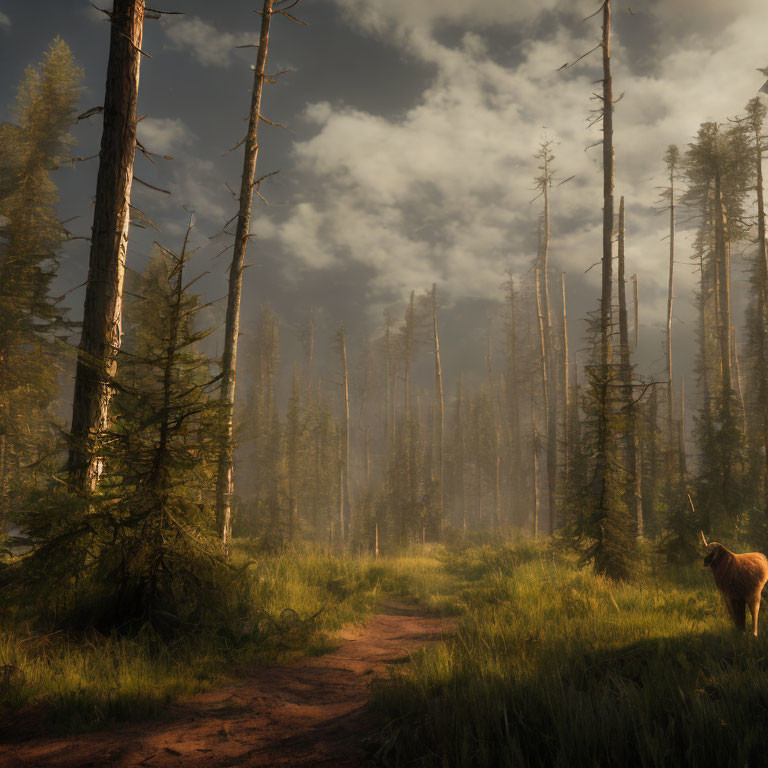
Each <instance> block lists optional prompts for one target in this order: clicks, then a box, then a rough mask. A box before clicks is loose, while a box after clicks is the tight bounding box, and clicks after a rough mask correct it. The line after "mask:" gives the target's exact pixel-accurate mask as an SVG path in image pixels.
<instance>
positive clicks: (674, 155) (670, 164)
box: [665, 146, 678, 451]
mask: <svg viewBox="0 0 768 768" xmlns="http://www.w3.org/2000/svg"><path fill="white" fill-rule="evenodd" d="M665 159H666V162H667V170H668V171H669V284H668V288H667V329H666V330H667V337H666V354H667V382H668V383H667V446H668V447H669V450H670V451H672V450H673V445H674V429H673V409H672V402H673V386H672V381H673V379H672V305H673V302H674V299H675V292H674V275H675V171H676V169H677V161H678V151H677V147H675V146H671V147H670V148H669V149H668V150H667V154H666V158H665Z"/></svg>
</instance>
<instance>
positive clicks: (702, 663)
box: [373, 545, 768, 768]
mask: <svg viewBox="0 0 768 768" xmlns="http://www.w3.org/2000/svg"><path fill="white" fill-rule="evenodd" d="M441 559H442V562H443V563H444V567H445V570H446V572H447V573H448V574H452V575H453V576H454V577H455V579H456V583H457V585H461V586H459V589H458V592H457V594H456V601H457V605H458V607H459V608H460V610H461V614H462V615H461V619H460V626H459V631H458V634H457V635H456V637H455V638H453V639H452V640H451V641H449V642H448V643H447V644H445V645H441V646H434V647H432V648H429V649H426V650H424V651H423V652H420V653H419V654H417V655H416V656H415V657H414V658H413V660H412V663H411V664H410V665H409V666H408V667H407V668H405V669H400V670H397V671H395V672H394V673H393V674H392V675H391V676H390V678H389V679H388V680H386V681H383V682H380V683H379V684H378V685H377V687H376V689H375V691H374V698H373V703H374V706H375V707H376V708H377V709H378V710H380V711H382V712H384V713H386V715H387V716H388V718H390V720H391V725H390V726H389V727H388V728H387V730H386V732H385V733H384V734H383V737H382V745H381V749H380V752H379V757H380V759H381V760H382V762H383V763H384V764H385V765H389V766H473V767H475V768H480V767H482V766H510V767H511V766H569V768H573V767H574V766H606V767H607V766H622V765H627V766H671V765H695V766H705V765H720V766H740V767H743V766H758V765H765V764H766V763H767V762H768V757H766V755H768V629H764V630H763V632H762V634H761V637H760V638H759V639H758V640H754V639H753V638H752V637H750V636H746V635H740V634H737V633H736V632H734V631H733V630H732V629H731V627H730V626H729V624H728V623H727V622H726V618H725V611H724V608H723V607H722V606H721V605H720V600H719V597H718V595H717V594H716V592H715V589H714V586H713V584H712V577H711V575H710V574H709V573H708V572H704V571H702V570H700V569H699V568H698V567H697V566H692V567H691V568H690V569H687V570H676V571H669V570H665V569H661V568H659V569H658V570H654V569H653V568H651V567H648V568H647V569H646V572H645V574H644V575H643V577H642V578H640V579H639V580H638V581H637V582H636V583H633V584H616V583H612V582H610V581H608V580H606V579H603V578H600V577H597V576H595V575H593V573H592V572H591V571H589V570H584V569H579V568H577V567H576V564H575V561H574V560H572V559H570V558H569V557H567V556H562V555H559V556H554V555H553V554H552V553H551V551H549V550H548V549H547V548H546V547H544V546H541V547H536V546H533V545H522V546H510V547H503V548H500V549H495V550H494V549H490V548H474V549H469V550H466V551H464V552H459V553H454V554H453V555H447V554H444V555H443V556H442V558H441Z"/></svg>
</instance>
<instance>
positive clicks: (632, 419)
mask: <svg viewBox="0 0 768 768" xmlns="http://www.w3.org/2000/svg"><path fill="white" fill-rule="evenodd" d="M624 251H625V218H624V198H623V197H622V198H621V200H620V202H619V248H618V256H619V264H618V272H619V273H618V289H619V359H620V365H619V368H620V376H621V383H622V388H623V394H624V397H623V400H624V402H623V411H624V419H623V421H624V455H625V457H626V463H627V475H628V482H627V484H626V487H627V492H626V494H625V498H626V500H627V507H628V508H629V512H630V514H631V515H632V519H633V520H635V521H636V522H637V535H638V536H642V535H643V505H642V493H641V489H640V463H639V461H638V458H639V451H638V445H637V428H636V414H635V401H634V396H633V390H632V364H631V360H630V354H629V323H628V322H627V296H626V278H625V258H624Z"/></svg>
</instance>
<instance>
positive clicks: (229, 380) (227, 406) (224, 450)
mask: <svg viewBox="0 0 768 768" xmlns="http://www.w3.org/2000/svg"><path fill="white" fill-rule="evenodd" d="M273 3H274V0H264V9H263V11H262V14H261V35H260V37H259V52H258V55H257V57H256V68H255V70H254V73H253V89H252V91H251V111H250V115H249V118H248V133H247V135H246V139H245V154H244V158H243V175H242V179H241V183H240V209H239V211H238V213H237V228H236V230H235V247H234V253H233V255H232V264H231V265H230V268H229V293H228V296H227V316H226V322H225V326H224V354H223V356H222V359H221V376H222V381H221V406H222V427H221V437H220V445H219V467H218V474H217V478H216V526H217V529H218V532H219V536H220V538H221V541H222V543H223V544H224V548H225V550H226V549H227V547H228V546H229V539H230V536H231V527H232V522H231V520H232V495H233V493H234V490H235V481H234V446H233V432H234V410H235V378H236V372H237V340H238V336H239V333H240V297H241V294H242V290H243V265H244V262H245V250H246V247H247V245H248V235H249V230H250V226H251V208H252V205H253V189H254V185H255V183H256V161H257V159H258V156H259V142H258V130H259V119H260V117H261V95H262V91H263V89H264V81H265V79H266V77H265V69H266V63H267V49H268V47H269V25H270V21H271V19H272V5H273Z"/></svg>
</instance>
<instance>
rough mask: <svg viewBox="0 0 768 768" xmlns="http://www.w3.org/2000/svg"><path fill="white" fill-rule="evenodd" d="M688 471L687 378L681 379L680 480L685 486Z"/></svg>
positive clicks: (682, 377)
mask: <svg viewBox="0 0 768 768" xmlns="http://www.w3.org/2000/svg"><path fill="white" fill-rule="evenodd" d="M687 471H688V469H687V467H686V460H685V376H681V377H680V478H681V481H682V483H683V485H685V475H686V473H687Z"/></svg>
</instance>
